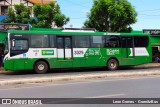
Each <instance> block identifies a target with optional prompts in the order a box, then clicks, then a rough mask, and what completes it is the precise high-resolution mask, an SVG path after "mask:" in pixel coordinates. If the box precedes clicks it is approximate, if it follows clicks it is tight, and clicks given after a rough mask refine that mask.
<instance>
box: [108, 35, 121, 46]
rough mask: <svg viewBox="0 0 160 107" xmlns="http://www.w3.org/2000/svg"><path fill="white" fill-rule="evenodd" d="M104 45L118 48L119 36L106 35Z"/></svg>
mask: <svg viewBox="0 0 160 107" xmlns="http://www.w3.org/2000/svg"><path fill="white" fill-rule="evenodd" d="M106 47H110V48H118V47H120V37H118V36H107V37H106Z"/></svg>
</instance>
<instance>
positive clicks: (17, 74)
mask: <svg viewBox="0 0 160 107" xmlns="http://www.w3.org/2000/svg"><path fill="white" fill-rule="evenodd" d="M155 65H156V64H155ZM145 66H147V64H146V65H145ZM159 69H160V64H157V65H156V66H154V64H152V65H151V66H150V65H149V66H148V67H123V68H120V69H119V70H116V71H112V72H115V73H116V72H140V71H148V72H150V71H159ZM106 72H108V73H112V72H111V71H107V70H106V69H104V68H93V69H69V70H67V69H65V70H64V69H62V70H61V69H58V70H51V71H50V72H49V73H47V74H35V73H34V72H33V71H14V72H13V71H11V72H10V71H8V72H7V73H3V72H2V71H0V80H4V79H17V78H34V77H51V76H65V75H81V74H97V73H102V74H103V73H106Z"/></svg>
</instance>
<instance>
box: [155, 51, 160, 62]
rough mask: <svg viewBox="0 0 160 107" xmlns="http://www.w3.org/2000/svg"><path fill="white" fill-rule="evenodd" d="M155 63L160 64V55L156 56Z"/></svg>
mask: <svg viewBox="0 0 160 107" xmlns="http://www.w3.org/2000/svg"><path fill="white" fill-rule="evenodd" d="M155 61H156V62H158V63H159V62H160V53H157V54H156V55H155Z"/></svg>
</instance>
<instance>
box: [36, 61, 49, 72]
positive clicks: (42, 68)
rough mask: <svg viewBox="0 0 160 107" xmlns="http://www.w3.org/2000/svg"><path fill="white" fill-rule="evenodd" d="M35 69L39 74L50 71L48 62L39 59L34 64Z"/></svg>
mask: <svg viewBox="0 0 160 107" xmlns="http://www.w3.org/2000/svg"><path fill="white" fill-rule="evenodd" d="M34 71H35V72H36V73H37V74H44V73H46V72H47V71H48V65H47V63H46V62H44V61H39V62H37V63H36V64H35V66H34Z"/></svg>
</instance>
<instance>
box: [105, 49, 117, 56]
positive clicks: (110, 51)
mask: <svg viewBox="0 0 160 107" xmlns="http://www.w3.org/2000/svg"><path fill="white" fill-rule="evenodd" d="M119 54H120V53H119V49H107V55H119Z"/></svg>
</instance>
